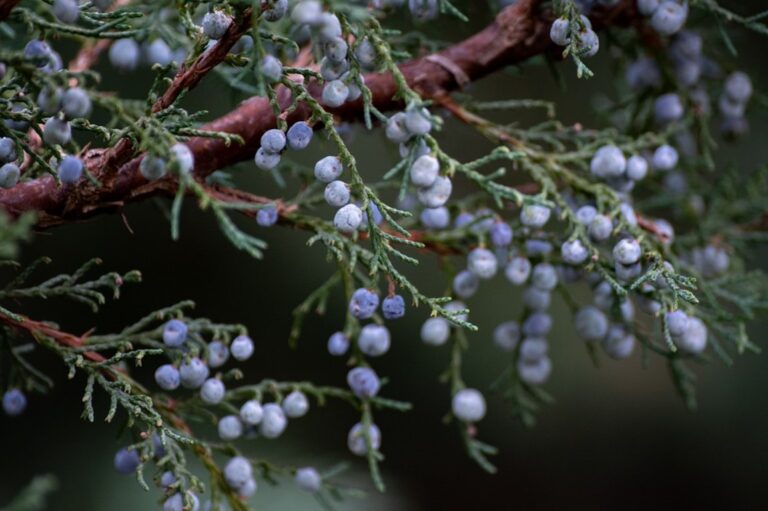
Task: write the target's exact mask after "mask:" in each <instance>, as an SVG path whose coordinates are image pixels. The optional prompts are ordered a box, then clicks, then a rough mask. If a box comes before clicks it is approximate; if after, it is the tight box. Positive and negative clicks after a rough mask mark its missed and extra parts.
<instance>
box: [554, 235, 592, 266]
mask: <svg viewBox="0 0 768 511" xmlns="http://www.w3.org/2000/svg"><path fill="white" fill-rule="evenodd" d="M560 255H561V256H562V258H563V261H565V262H566V263H568V264H574V265H578V264H582V263H583V262H584V261H586V260H587V257H589V251H588V250H587V247H585V246H584V244H583V243H582V242H581V240H580V239H575V240H570V241H566V242H565V243H563V245H562V247H561V248H560Z"/></svg>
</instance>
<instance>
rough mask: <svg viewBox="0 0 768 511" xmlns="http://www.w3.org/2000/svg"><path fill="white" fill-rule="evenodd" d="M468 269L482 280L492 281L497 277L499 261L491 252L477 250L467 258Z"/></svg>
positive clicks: (482, 249)
mask: <svg viewBox="0 0 768 511" xmlns="http://www.w3.org/2000/svg"><path fill="white" fill-rule="evenodd" d="M467 269H468V270H469V271H471V272H472V273H473V274H474V275H477V276H478V277H479V278H481V279H490V278H492V277H493V276H494V275H496V271H497V269H498V260H497V259H496V256H495V255H494V254H493V252H491V251H490V250H488V249H486V248H475V249H472V251H471V252H470V253H469V256H467Z"/></svg>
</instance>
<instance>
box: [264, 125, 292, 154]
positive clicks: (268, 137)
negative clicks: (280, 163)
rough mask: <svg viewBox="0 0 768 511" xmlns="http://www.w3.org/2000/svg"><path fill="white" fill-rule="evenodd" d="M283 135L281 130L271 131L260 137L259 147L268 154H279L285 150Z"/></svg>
mask: <svg viewBox="0 0 768 511" xmlns="http://www.w3.org/2000/svg"><path fill="white" fill-rule="evenodd" d="M285 142H286V138H285V133H283V130H279V129H271V130H267V131H265V132H264V134H263V135H262V136H261V147H262V149H264V150H265V151H267V152H269V153H279V152H281V151H282V150H283V149H285Z"/></svg>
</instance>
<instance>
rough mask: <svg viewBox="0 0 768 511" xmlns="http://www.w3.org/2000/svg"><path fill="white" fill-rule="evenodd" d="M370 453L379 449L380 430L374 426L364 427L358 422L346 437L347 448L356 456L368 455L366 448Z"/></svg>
mask: <svg viewBox="0 0 768 511" xmlns="http://www.w3.org/2000/svg"><path fill="white" fill-rule="evenodd" d="M369 445H370V449H371V450H372V451H378V450H379V449H380V448H381V430H379V428H378V426H376V424H371V425H370V426H368V427H366V426H365V424H363V423H362V422H358V423H357V424H355V425H354V426H352V429H350V430H349V434H348V435H347V447H348V448H349V450H350V451H351V452H352V454H355V455H357V456H365V455H367V454H368V447H369Z"/></svg>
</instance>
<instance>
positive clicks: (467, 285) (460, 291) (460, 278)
mask: <svg viewBox="0 0 768 511" xmlns="http://www.w3.org/2000/svg"><path fill="white" fill-rule="evenodd" d="M479 287H480V279H479V278H478V277H477V275H475V274H474V273H472V272H471V271H469V270H462V271H460V272H459V273H457V274H456V276H455V277H454V278H453V292H454V293H455V294H456V296H458V297H459V298H461V299H464V300H466V299H467V298H471V297H472V296H474V294H475V293H476V292H477V289H478V288H479Z"/></svg>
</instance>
